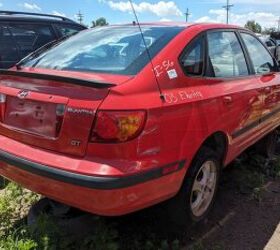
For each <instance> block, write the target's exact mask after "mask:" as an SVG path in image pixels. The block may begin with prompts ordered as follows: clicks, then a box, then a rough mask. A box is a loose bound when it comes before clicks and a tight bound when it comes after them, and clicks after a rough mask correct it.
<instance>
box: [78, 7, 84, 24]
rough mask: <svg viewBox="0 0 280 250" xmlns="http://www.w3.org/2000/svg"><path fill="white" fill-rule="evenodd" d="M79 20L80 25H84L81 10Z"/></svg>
mask: <svg viewBox="0 0 280 250" xmlns="http://www.w3.org/2000/svg"><path fill="white" fill-rule="evenodd" d="M77 19H78V21H79V23H80V24H83V19H84V15H83V14H82V13H81V11H80V10H79V13H78V14H77Z"/></svg>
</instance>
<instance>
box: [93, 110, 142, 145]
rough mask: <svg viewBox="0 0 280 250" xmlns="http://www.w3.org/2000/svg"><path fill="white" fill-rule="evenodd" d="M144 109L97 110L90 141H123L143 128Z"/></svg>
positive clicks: (137, 133)
mask: <svg viewBox="0 0 280 250" xmlns="http://www.w3.org/2000/svg"><path fill="white" fill-rule="evenodd" d="M145 120H146V112H145V111H99V112H98V113H97V116H96V122H95V125H94V128H93V131H92V135H91V141H92V142H125V141H129V140H132V139H134V138H136V137H137V136H138V135H139V134H140V133H141V132H142V130H143V127H144V124H145Z"/></svg>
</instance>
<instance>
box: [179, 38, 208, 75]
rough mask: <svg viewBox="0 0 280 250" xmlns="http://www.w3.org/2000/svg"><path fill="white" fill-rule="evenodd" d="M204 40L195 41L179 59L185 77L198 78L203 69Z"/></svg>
mask: <svg viewBox="0 0 280 250" xmlns="http://www.w3.org/2000/svg"><path fill="white" fill-rule="evenodd" d="M203 41H204V39H203V37H199V38H198V39H197V40H195V41H194V42H193V43H192V44H191V45H190V47H189V48H187V50H186V52H185V54H183V56H182V57H181V58H180V63H181V65H182V67H183V69H184V72H185V73H186V74H187V75H193V76H200V75H202V73H203V67H204V42H203Z"/></svg>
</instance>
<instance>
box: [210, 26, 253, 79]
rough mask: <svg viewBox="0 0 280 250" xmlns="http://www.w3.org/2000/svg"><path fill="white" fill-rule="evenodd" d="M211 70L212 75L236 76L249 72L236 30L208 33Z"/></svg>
mask: <svg viewBox="0 0 280 250" xmlns="http://www.w3.org/2000/svg"><path fill="white" fill-rule="evenodd" d="M208 56H209V72H210V75H211V76H212V77H236V76H246V75H248V74H249V70H248V67H247V63H246V59H245V55H244V53H243V50H242V48H241V45H240V43H239V40H238V38H237V36H236V34H235V33H234V32H231V31H217V32H210V33H209V34H208Z"/></svg>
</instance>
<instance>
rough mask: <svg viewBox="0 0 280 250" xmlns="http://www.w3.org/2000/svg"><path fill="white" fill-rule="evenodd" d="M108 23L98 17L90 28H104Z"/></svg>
mask: <svg viewBox="0 0 280 250" xmlns="http://www.w3.org/2000/svg"><path fill="white" fill-rule="evenodd" d="M108 24H109V23H107V20H106V18H104V17H100V18H98V19H96V20H95V21H92V28H94V27H97V26H106V25H108Z"/></svg>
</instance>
